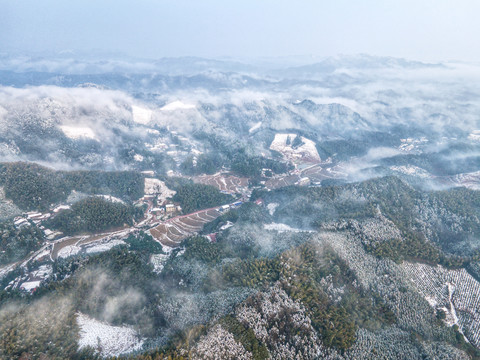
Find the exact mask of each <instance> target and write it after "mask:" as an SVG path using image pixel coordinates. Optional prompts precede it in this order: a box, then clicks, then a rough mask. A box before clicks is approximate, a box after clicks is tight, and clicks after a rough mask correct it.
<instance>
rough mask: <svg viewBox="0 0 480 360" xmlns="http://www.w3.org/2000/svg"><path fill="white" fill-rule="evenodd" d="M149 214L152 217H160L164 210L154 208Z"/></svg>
mask: <svg viewBox="0 0 480 360" xmlns="http://www.w3.org/2000/svg"><path fill="white" fill-rule="evenodd" d="M151 212H152V214H154V215H162V214H163V213H165V210H164V209H163V208H159V207H156V208H153V209H152V210H151Z"/></svg>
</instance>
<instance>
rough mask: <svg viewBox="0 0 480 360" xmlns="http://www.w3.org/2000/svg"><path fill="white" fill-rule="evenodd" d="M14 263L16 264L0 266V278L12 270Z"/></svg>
mask: <svg viewBox="0 0 480 360" xmlns="http://www.w3.org/2000/svg"><path fill="white" fill-rule="evenodd" d="M16 265H17V264H10V265H7V266H4V267H3V268H0V279H2V278H3V277H4V276H6V275H7V274H8V273H9V272H10V271H13V269H15V266H16Z"/></svg>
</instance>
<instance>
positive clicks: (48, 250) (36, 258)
mask: <svg viewBox="0 0 480 360" xmlns="http://www.w3.org/2000/svg"><path fill="white" fill-rule="evenodd" d="M49 254H50V248H46V249H45V250H43V251H41V252H40V253H38V254H37V256H35V257H34V258H33V261H35V260H38V259H40V258H42V257H44V256H47V255H49Z"/></svg>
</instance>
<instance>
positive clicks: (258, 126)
mask: <svg viewBox="0 0 480 360" xmlns="http://www.w3.org/2000/svg"><path fill="white" fill-rule="evenodd" d="M260 126H262V122H261V121H259V122H258V123H256V124H255V125H253V126H252V127H251V128H250V129H249V130H248V132H249V133H250V134H251V133H252V132H254V131H255V130H257V129H260Z"/></svg>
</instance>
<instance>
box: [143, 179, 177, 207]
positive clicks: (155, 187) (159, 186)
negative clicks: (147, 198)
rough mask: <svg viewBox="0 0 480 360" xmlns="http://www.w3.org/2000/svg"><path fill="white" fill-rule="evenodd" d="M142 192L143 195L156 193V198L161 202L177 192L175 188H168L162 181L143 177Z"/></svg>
mask: <svg viewBox="0 0 480 360" xmlns="http://www.w3.org/2000/svg"><path fill="white" fill-rule="evenodd" d="M144 192H145V195H155V194H158V198H159V200H161V202H162V201H163V200H166V199H167V198H170V197H172V196H173V195H175V194H176V193H177V192H176V191H175V190H170V189H169V188H168V187H167V185H165V183H164V182H163V181H161V180H158V179H154V178H145V189H144Z"/></svg>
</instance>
